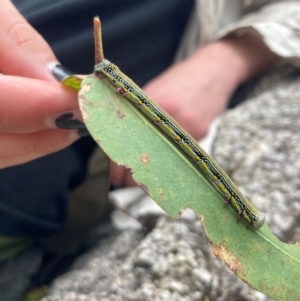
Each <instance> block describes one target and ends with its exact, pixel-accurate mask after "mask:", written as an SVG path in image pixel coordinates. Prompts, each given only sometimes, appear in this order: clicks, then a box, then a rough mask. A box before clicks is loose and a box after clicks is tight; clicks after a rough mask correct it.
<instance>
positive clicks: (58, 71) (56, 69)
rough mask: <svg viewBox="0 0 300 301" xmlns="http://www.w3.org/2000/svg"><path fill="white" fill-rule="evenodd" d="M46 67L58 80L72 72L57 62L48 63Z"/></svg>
mask: <svg viewBox="0 0 300 301" xmlns="http://www.w3.org/2000/svg"><path fill="white" fill-rule="evenodd" d="M47 68H48V70H49V71H50V72H51V73H52V74H53V76H54V77H55V78H56V79H57V80H58V81H62V80H63V79H65V78H66V77H68V76H71V75H72V74H74V73H73V72H71V71H70V70H68V69H67V68H65V67H63V66H62V65H60V64H58V63H57V62H52V63H48V64H47Z"/></svg>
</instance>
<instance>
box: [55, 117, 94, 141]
mask: <svg viewBox="0 0 300 301" xmlns="http://www.w3.org/2000/svg"><path fill="white" fill-rule="evenodd" d="M55 125H56V127H57V128H59V129H77V130H78V131H77V135H78V136H79V137H85V136H89V135H90V133H89V131H88V130H87V128H86V126H85V124H84V123H83V122H81V121H79V120H78V119H74V113H72V112H68V113H64V114H62V115H60V116H58V117H57V118H56V119H55Z"/></svg>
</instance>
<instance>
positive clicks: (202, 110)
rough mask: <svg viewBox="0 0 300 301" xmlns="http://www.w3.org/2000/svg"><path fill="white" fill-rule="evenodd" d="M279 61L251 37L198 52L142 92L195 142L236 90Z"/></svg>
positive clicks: (233, 38) (230, 39) (218, 43)
mask: <svg viewBox="0 0 300 301" xmlns="http://www.w3.org/2000/svg"><path fill="white" fill-rule="evenodd" d="M277 59H278V57H277V56H276V55H275V54H274V53H272V52H270V51H269V49H268V48H267V47H266V46H265V45H264V44H263V42H262V40H261V39H260V38H259V37H258V36H257V35H256V34H254V33H248V34H246V35H244V36H242V37H234V36H232V37H228V38H225V39H223V40H220V41H217V42H214V43H211V44H209V45H207V46H205V47H202V48H200V49H199V50H198V51H196V52H195V54H194V55H192V56H191V57H189V58H188V59H186V60H185V61H183V62H180V63H178V64H175V65H174V66H172V67H170V68H169V69H167V70H166V71H165V72H164V73H162V74H161V75H160V76H158V77H156V78H155V79H153V80H152V81H150V82H149V83H148V84H147V85H146V86H145V87H144V90H145V92H146V93H147V94H148V95H149V96H151V97H152V98H153V99H154V100H155V101H156V102H157V103H158V104H159V105H160V106H161V107H162V108H163V109H164V110H165V111H166V112H167V113H169V114H170V115H171V116H172V117H173V118H174V119H175V120H176V121H177V122H178V123H179V124H180V125H181V126H182V127H183V128H185V130H186V131H187V132H189V133H190V134H191V135H192V136H193V137H194V138H195V139H196V140H199V139H201V138H203V137H204V136H205V135H206V133H207V131H208V128H209V125H210V123H211V122H212V120H213V119H214V118H215V117H216V116H218V115H219V114H220V113H222V112H223V111H224V110H225V109H226V107H227V104H228V102H229V100H230V97H231V96H232V94H233V93H234V91H235V90H236V88H237V87H238V86H239V85H240V84H241V83H243V82H245V81H246V80H248V79H250V78H251V77H253V76H255V75H257V74H259V73H261V72H263V71H264V70H265V69H266V68H268V67H269V66H271V65H272V64H273V63H274V62H276V61H277Z"/></svg>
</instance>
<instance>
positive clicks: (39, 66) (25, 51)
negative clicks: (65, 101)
mask: <svg viewBox="0 0 300 301" xmlns="http://www.w3.org/2000/svg"><path fill="white" fill-rule="evenodd" d="M1 2H2V3H1V9H0V41H1V47H0V71H1V72H2V73H3V74H7V75H18V76H22V77H30V78H37V79H43V80H52V81H54V80H55V79H54V77H53V76H52V75H51V74H50V72H49V71H48V69H47V64H48V63H50V62H57V59H56V57H55V55H54V53H53V52H52V50H51V48H50V46H49V45H48V44H47V42H46V41H45V40H44V39H43V38H42V36H41V35H40V34H39V33H37V32H36V31H35V30H34V29H33V28H32V27H31V25H30V24H28V22H27V21H26V20H25V19H24V17H23V16H22V15H21V14H20V13H19V12H18V11H17V9H16V8H15V7H14V5H13V4H12V3H11V1H10V0H2V1H1Z"/></svg>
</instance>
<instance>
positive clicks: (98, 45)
mask: <svg viewBox="0 0 300 301" xmlns="http://www.w3.org/2000/svg"><path fill="white" fill-rule="evenodd" d="M94 41H95V64H96V65H97V64H99V63H101V62H102V61H103V59H104V54H103V44H102V32H101V21H100V19H99V17H94Z"/></svg>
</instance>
